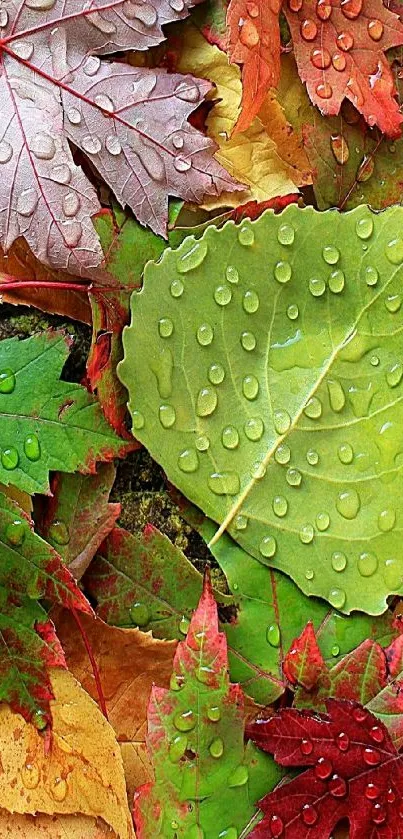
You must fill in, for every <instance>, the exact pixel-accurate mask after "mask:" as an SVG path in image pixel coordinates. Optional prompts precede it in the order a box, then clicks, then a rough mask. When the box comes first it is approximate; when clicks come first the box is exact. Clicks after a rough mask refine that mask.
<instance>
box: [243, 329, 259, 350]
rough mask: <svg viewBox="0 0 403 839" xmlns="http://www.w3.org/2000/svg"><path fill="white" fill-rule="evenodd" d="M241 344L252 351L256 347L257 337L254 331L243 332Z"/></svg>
mask: <svg viewBox="0 0 403 839" xmlns="http://www.w3.org/2000/svg"><path fill="white" fill-rule="evenodd" d="M241 344H242V346H243V348H244V350H246V351H247V352H251V351H252V350H254V349H255V347H256V338H255V336H254V334H253V332H242V335H241Z"/></svg>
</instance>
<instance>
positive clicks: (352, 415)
mask: <svg viewBox="0 0 403 839" xmlns="http://www.w3.org/2000/svg"><path fill="white" fill-rule="evenodd" d="M402 223H403V209H402V208H401V207H396V208H390V209H388V210H386V211H385V212H384V213H381V214H379V215H376V214H374V213H371V211H370V210H369V209H368V208H366V207H364V206H362V207H358V208H357V209H356V210H353V211H352V212H350V213H346V214H344V215H340V214H338V213H337V212H335V211H333V212H332V211H328V212H325V213H321V214H319V213H317V212H316V211H315V210H313V208H311V207H307V208H306V209H304V210H301V209H299V208H298V207H296V206H294V205H292V206H290V207H288V208H287V209H286V210H285V211H284V212H283V213H281V214H280V215H274V214H273V213H272V212H267V213H266V214H265V215H264V216H262V217H261V218H260V219H259V220H258V221H256V222H254V223H250V222H247V221H245V222H243V223H242V224H241V225H240V226H239V227H236V226H235V225H234V224H232V223H228V224H226V225H225V226H224V227H223V228H222V229H221V230H219V231H217V230H216V229H214V228H213V229H211V228H210V229H208V230H207V231H206V232H205V234H204V236H203V237H202V239H200V240H199V241H198V242H195V241H193V240H192V239H187V240H186V241H185V242H183V244H182V245H181V247H180V248H178V250H177V251H175V252H172V251H166V252H165V253H164V255H163V257H162V258H161V260H160V262H159V263H158V264H156V265H154V264H150V265H148V266H147V268H146V271H145V280H144V288H143V290H142V291H141V292H140V293H134V294H133V296H132V316H133V321H132V325H131V327H129V328H127V329H126V330H125V333H124V345H125V359H124V361H123V362H122V363H121V365H120V368H119V369H120V376H121V378H122V381H123V382H124V384H125V385H126V386H127V388H128V390H129V394H130V403H129V407H130V411H131V414H132V418H133V433H134V435H135V436H136V437H137V438H138V439H139V440H140V441H141V442H142V443H143V444H144V445H146V446H147V448H148V449H149V451H150V453H151V454H152V456H153V457H154V458H155V459H156V460H157V461H158V462H160V463H161V464H162V465H163V467H164V469H165V471H166V473H167V475H168V478H169V479H170V480H171V481H172V482H173V483H174V484H176V485H177V486H178V487H179V488H180V489H181V491H182V492H183V493H184V494H185V495H186V496H187V497H188V498H189V499H191V500H192V501H193V502H194V503H196V504H197V505H199V506H200V507H201V508H202V509H203V511H204V512H205V513H206V514H207V515H209V516H210V517H211V518H213V519H214V520H215V521H216V522H218V524H219V530H218V531H217V534H216V535H215V537H214V540H213V541H215V540H217V539H218V538H219V537H220V536H221V535H222V533H223V532H224V531H225V530H228V532H229V533H230V534H231V535H232V536H233V538H234V539H236V540H237V541H238V542H239V544H240V545H242V547H244V548H245V549H246V550H247V551H249V552H250V553H251V554H252V555H253V556H255V557H256V558H257V559H259V561H260V562H261V563H262V564H266V565H270V566H272V567H274V568H278V569H279V570H281V571H283V572H285V573H287V574H289V575H290V576H291V577H292V578H293V579H294V580H295V582H296V583H297V585H298V586H299V587H300V588H301V589H302V590H303V591H304V592H305V593H306V594H309V595H312V594H315V595H319V596H321V597H323V598H325V599H326V600H328V601H329V602H330V603H331V605H332V606H334V607H335V608H337V609H340V610H342V611H344V612H346V613H349V612H350V611H351V610H353V609H362V610H364V611H366V612H368V613H370V614H380V613H381V612H383V611H384V610H385V608H386V605H387V597H388V595H389V594H391V593H402V592H403V584H402V583H403V559H402V557H401V547H400V528H401V525H402V522H401V509H400V507H399V506H398V504H397V499H398V498H399V497H400V496H401V494H402V490H403V481H402V476H401V466H402V456H403V437H402V432H401V428H402V423H403V408H402V405H403V402H402V399H401V394H402V392H403V364H402V361H401V358H402V351H403V339H402V322H403V308H402V294H401V274H402V269H401V266H402V264H403V239H402V238H401V229H402Z"/></svg>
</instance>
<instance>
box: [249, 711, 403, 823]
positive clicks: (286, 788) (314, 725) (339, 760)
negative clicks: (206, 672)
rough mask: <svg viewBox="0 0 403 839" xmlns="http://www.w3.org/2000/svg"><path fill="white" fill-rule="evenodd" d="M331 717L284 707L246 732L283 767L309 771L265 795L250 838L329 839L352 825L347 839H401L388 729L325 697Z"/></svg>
mask: <svg viewBox="0 0 403 839" xmlns="http://www.w3.org/2000/svg"><path fill="white" fill-rule="evenodd" d="M326 706H327V714H315V713H312V712H304V711H296V710H295V709H286V710H283V711H280V713H279V714H277V715H276V716H274V717H272V719H270V720H261V721H259V720H258V721H257V722H255V723H253V724H252V725H250V726H249V727H248V729H247V734H248V735H249V737H251V738H252V740H254V742H255V743H256V744H257V745H258V746H259V747H260V748H261V749H263V750H264V751H266V752H270V753H272V754H273V755H274V757H275V760H276V761H277V762H278V763H279V764H281V765H282V766H298V767H304V766H305V767H306V766H308V767H309V769H307V770H306V771H305V772H302V773H301V774H300V775H298V776H297V777H296V778H293V780H292V781H290V782H289V783H285V784H283V785H282V786H278V787H277V789H275V790H274V791H273V792H271V793H269V794H268V795H266V796H265V797H264V798H263V799H262V800H261V801H260V802H259V807H260V809H261V810H262V811H263V813H264V818H263V820H262V821H261V822H260V823H259V824H258V825H257V827H255V828H254V830H252V833H251V834H250V839H271V837H281V839H305V837H309V839H329V838H330V836H331V834H332V831H333V830H334V828H335V827H336V825H337V824H338V822H339V821H340V820H341V819H346V818H347V819H348V821H349V824H350V834H349V835H350V839H400V837H402V836H403V804H402V795H401V789H402V784H403V763H402V756H401V755H400V754H399V753H398V752H397V751H396V748H395V746H394V745H393V743H392V741H391V739H390V737H389V734H388V732H387V730H386V728H385V726H384V725H383V724H382V723H381V722H380V721H379V720H378V719H377V718H376V717H374V716H373V715H372V714H371V713H370V712H369V711H367V710H365V708H363V707H362V706H361V705H359V704H358V703H356V702H349V701H343V700H332V699H328V700H327V703H326Z"/></svg>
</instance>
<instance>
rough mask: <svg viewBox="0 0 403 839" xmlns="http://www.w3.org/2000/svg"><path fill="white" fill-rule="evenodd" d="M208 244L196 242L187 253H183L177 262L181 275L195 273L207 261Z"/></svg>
mask: <svg viewBox="0 0 403 839" xmlns="http://www.w3.org/2000/svg"><path fill="white" fill-rule="evenodd" d="M207 251H208V247H207V242H204V241H201V242H196V243H195V244H194V245H192V246H191V248H190V249H189V250H187V251H186V252H185V253H181V255H180V256H179V257H178V259H177V261H176V268H177V271H179V273H180V274H186V273H187V272H188V271H194V270H195V268H198V267H199V265H201V264H202V262H203V261H204V260H205V258H206V256H207Z"/></svg>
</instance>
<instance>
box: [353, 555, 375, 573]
mask: <svg viewBox="0 0 403 839" xmlns="http://www.w3.org/2000/svg"><path fill="white" fill-rule="evenodd" d="M357 567H358V571H359V573H360V574H361V577H372V575H373V574H375V571H376V569H377V568H378V560H377V557H376V556H375V554H372V553H368V552H367V551H365V552H364V553H362V554H360V556H359V558H358V562H357Z"/></svg>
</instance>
